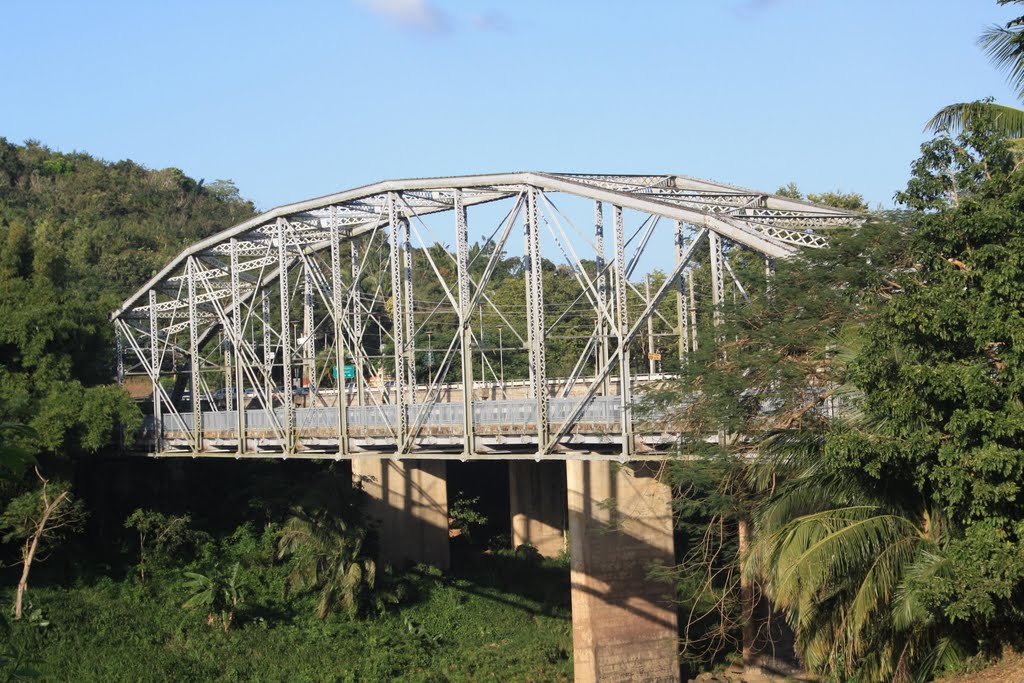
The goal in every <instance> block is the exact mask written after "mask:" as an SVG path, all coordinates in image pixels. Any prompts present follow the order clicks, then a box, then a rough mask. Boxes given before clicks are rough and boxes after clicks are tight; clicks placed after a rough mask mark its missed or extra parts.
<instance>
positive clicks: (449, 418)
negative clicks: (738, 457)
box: [137, 396, 678, 459]
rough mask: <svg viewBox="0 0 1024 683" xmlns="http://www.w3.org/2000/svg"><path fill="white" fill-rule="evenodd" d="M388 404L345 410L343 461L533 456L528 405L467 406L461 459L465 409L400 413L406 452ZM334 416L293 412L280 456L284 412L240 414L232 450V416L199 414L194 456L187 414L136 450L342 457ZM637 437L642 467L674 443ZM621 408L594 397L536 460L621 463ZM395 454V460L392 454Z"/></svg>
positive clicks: (562, 403) (640, 428)
mask: <svg viewBox="0 0 1024 683" xmlns="http://www.w3.org/2000/svg"><path fill="white" fill-rule="evenodd" d="M578 402H579V399H577V398H553V399H551V400H550V413H549V423H550V425H551V426H552V427H558V426H560V425H561V424H562V423H563V422H564V421H565V420H566V419H567V418H568V417H569V415H570V413H571V411H572V410H573V409H574V408H575V406H576V405H577V404H578ZM398 409H399V408H398V406H396V405H394V404H383V405H373V406H348V407H347V408H346V409H345V410H346V414H345V416H346V423H347V424H346V434H345V437H344V438H345V439H346V440H347V446H348V448H347V450H348V452H349V453H348V454H350V455H354V456H361V455H375V454H379V455H384V456H389V457H394V456H398V457H407V458H467V459H469V458H493V457H501V458H514V457H529V458H533V457H536V456H537V453H538V449H539V447H540V446H539V437H538V433H539V430H538V425H537V404H536V401H533V400H528V399H527V400H516V399H512V400H493V401H474V402H473V424H474V428H473V435H474V439H473V441H474V445H475V448H474V452H472V453H465V452H464V443H465V438H464V434H463V424H464V419H463V418H464V406H463V403H462V402H461V401H459V402H443V403H441V402H439V403H430V404H414V405H410V406H407V407H406V411H407V420H408V425H409V433H410V435H411V436H410V437H409V438H407V439H405V447H404V448H402V449H400V448H399V445H400V442H401V441H402V440H401V439H399V438H398V436H397V434H396V429H397V425H398V419H397V410H398ZM340 418H341V415H340V410H339V408H338V407H336V406H324V407H315V408H312V407H310V408H296V409H295V429H294V432H293V437H294V446H293V447H292V448H291V449H288V448H286V443H287V441H286V439H285V435H284V429H283V425H284V421H285V410H284V408H283V407H278V408H275V409H274V410H272V411H268V410H246V411H245V414H244V424H245V443H244V448H242V449H240V448H239V438H238V419H239V416H238V412H237V411H234V410H231V411H227V410H218V411H206V412H203V413H202V428H201V434H202V438H201V440H200V443H201V448H200V450H199V451H198V452H197V451H196V450H195V447H194V440H193V435H192V414H191V413H183V414H181V415H180V416H179V415H168V416H164V418H163V425H162V426H163V430H162V435H161V436H162V444H161V446H160V448H157V440H156V429H155V424H154V421H153V419H152V418H149V419H148V420H147V422H146V424H145V425H144V428H143V432H142V435H141V440H140V441H139V442H138V444H137V447H138V448H139V449H140V450H145V451H147V452H150V453H151V454H154V455H163V456H175V455H176V456H182V455H229V456H235V455H262V456H296V457H307V458H330V457H337V456H339V455H344V454H343V453H342V449H341V448H340V447H339V443H340V439H341V438H342V434H341V419H340ZM634 422H635V423H636V427H637V434H636V436H633V437H632V439H631V443H632V448H631V449H630V452H631V454H632V453H635V454H636V455H640V454H643V458H644V459H650V458H651V457H652V456H658V455H660V456H664V455H665V454H666V453H668V452H669V451H670V450H671V448H672V446H673V445H674V444H675V443H676V442H677V440H678V435H676V434H671V433H666V432H660V431H656V430H654V429H653V428H652V427H651V425H650V424H648V423H645V422H642V421H640V420H638V419H635V418H634ZM622 448H623V439H622V405H621V399H620V398H619V397H617V396H608V397H595V398H593V399H592V400H591V401H590V402H589V403H588V404H587V406H586V407H585V408H584V410H583V413H582V414H581V415H580V416H579V417H578V418H577V419H576V420H575V421H573V424H572V426H571V428H570V429H569V430H568V432H567V433H566V434H565V435H564V436H563V437H562V438H561V439H560V440H559V445H558V448H557V449H555V452H553V453H549V454H547V455H544V456H542V457H544V458H552V457H556V458H558V459H565V458H571V459H608V458H616V459H617V458H621V456H622ZM400 450H401V453H400V452H399V451H400Z"/></svg>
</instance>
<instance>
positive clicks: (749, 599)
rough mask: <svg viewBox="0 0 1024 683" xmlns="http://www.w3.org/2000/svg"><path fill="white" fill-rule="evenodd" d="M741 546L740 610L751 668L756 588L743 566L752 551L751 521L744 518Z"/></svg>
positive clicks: (745, 651)
mask: <svg viewBox="0 0 1024 683" xmlns="http://www.w3.org/2000/svg"><path fill="white" fill-rule="evenodd" d="M738 527H739V545H740V567H741V569H740V610H741V613H742V620H743V663H744V664H745V665H746V666H751V665H753V663H754V636H755V634H756V629H755V628H754V586H753V582H752V581H751V580H750V577H749V576H748V575H747V573H746V572H745V571H743V570H742V566H743V564H744V562H745V561H746V559H747V553H748V552H749V550H750V521H749V520H748V519H746V518H744V517H741V518H740V520H739V524H738Z"/></svg>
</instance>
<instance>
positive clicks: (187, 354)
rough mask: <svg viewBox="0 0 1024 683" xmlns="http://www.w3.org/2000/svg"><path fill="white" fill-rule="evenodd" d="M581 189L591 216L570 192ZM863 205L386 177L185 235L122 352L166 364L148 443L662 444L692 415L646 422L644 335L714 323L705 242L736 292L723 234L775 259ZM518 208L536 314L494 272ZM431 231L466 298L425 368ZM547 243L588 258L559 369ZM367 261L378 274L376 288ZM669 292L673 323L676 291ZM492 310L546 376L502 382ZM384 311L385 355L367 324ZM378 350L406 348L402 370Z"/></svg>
mask: <svg viewBox="0 0 1024 683" xmlns="http://www.w3.org/2000/svg"><path fill="white" fill-rule="evenodd" d="M563 197H564V198H565V199H564V202H565V204H566V205H567V206H568V205H569V204H571V205H572V208H574V209H575V210H576V218H575V219H574V218H572V217H571V216H570V215H569V213H571V212H569V213H567V212H565V211H563V210H562V208H559V206H557V205H556V203H555V200H556V199H557V200H558V202H559V203H562V202H563ZM484 205H488V206H491V207H492V208H490V209H489V210H488V211H487V212H484V213H489V214H490V215H491V216H493V217H500V219H499V220H497V221H495V220H494V218H491V219H489V221H490V222H489V223H488V225H487V227H488V229H490V228H492V227H493V232H491V236H490V242H489V243H490V244H491V245H492V247H493V249H491V250H490V252H489V254H485V255H484V256H485V257H486V259H487V262H486V265H485V267H484V268H482V269H481V268H480V267H479V264H471V263H470V256H471V254H470V251H471V248H470V241H469V236H470V225H469V220H468V217H469V209H470V208H472V207H478V206H484ZM494 205H500V207H499V208H493V207H494ZM506 208H507V211H506V210H505V209H506ZM475 211H477V209H474V212H475ZM445 215H447V217H445ZM502 216H503V217H502ZM606 222H610V226H611V233H612V234H611V240H610V241H611V245H610V246H611V255H608V254H607V253H606V246H605V225H606ZM428 223H432V224H433V225H434V226H435V227H437V226H440V229H439V232H440V231H444V232H443V234H442V236H443V237H446V238H447V239H449V240H451V238H452V237H454V243H455V244H454V248H450V247H445V248H443V249H438V248H437V247H436V246H433V248H430V247H432V245H436V244H437V236H438V235H437V233H435V232H433V231H432V230H431V228H430V225H428ZM858 223H859V218H858V217H857V216H856V215H853V214H850V213H847V212H843V211H838V210H835V209H832V208H827V207H822V206H816V205H813V204H809V203H806V202H801V201H795V200H792V199H787V198H784V197H778V196H774V195H770V194H765V193H759V192H753V191H750V190H745V189H742V188H737V187H733V186H729V185H723V184H719V183H712V182H708V181H703V180H698V179H694V178H688V177H685V176H677V175H663V176H654V175H652V176H630V175H581V174H554V173H510V174H500V175H479V176H464V177H450V178H426V179H416V180H400V181H385V182H381V183H376V184H373V185H368V186H365V187H361V188H357V189H353V190H348V191H345V192H341V193H338V194H334V195H330V196H327V197H323V198H320V199H313V200H309V201H305V202H300V203H297V204H291V205H288V206H283V207H280V208H278V209H274V210H273V211H270V212H268V213H265V214H263V215H261V216H258V217H256V218H253V219H251V220H249V221H246V222H244V223H241V224H239V225H236V226H234V227H232V228H230V229H227V230H225V231H223V232H221V233H219V234H217V235H214V236H212V237H210V238H208V239H205V240H203V241H201V242H199V243H197V244H195V245H193V246H192V247H190V248H188V249H186V250H185V251H183V252H182V253H181V254H179V255H178V256H177V257H176V258H175V259H174V260H173V261H171V262H170V263H169V264H168V265H167V266H166V267H165V268H164V269H163V270H162V271H161V272H160V273H159V274H157V275H156V276H155V277H153V279H152V280H150V281H149V282H148V283H146V285H145V286H143V287H142V288H141V289H139V290H138V291H137V292H136V293H135V294H134V295H132V297H130V298H129V299H128V300H127V301H125V302H124V304H123V305H122V306H121V308H119V309H118V310H117V311H115V312H114V313H113V314H112V319H113V321H114V323H115V326H116V331H117V338H118V350H119V364H118V373H119V377H120V378H121V379H122V380H123V379H124V378H125V377H126V376H131V375H142V376H144V377H146V378H148V381H149V383H150V384H151V387H152V396H151V398H152V401H151V405H152V416H151V417H150V418H149V419H148V421H147V426H146V429H145V433H144V435H143V439H142V441H141V442H140V443H141V444H142V445H143V446H144V448H145V449H146V450H148V451H149V452H150V453H153V454H157V455H189V454H191V455H200V454H203V455H233V456H243V455H260V456H264V457H265V456H274V455H276V456H282V457H288V456H299V457H346V456H350V455H359V454H361V455H365V454H372V453H379V454H382V455H386V456H389V457H418V458H423V457H427V458H443V457H459V458H473V457H494V456H497V457H502V458H515V457H530V458H541V457H549V458H552V457H553V458H608V457H615V458H623V457H630V456H632V455H634V454H637V453H643V455H644V457H648V458H649V457H651V455H652V454H656V453H658V452H664V451H665V450H666V449H667V448H668V447H669V445H670V444H671V443H672V442H673V441H674V440H675V439H676V438H677V436H678V435H673V434H665V433H650V432H651V430H647V431H644V429H643V428H642V427H640V425H639V424H638V423H635V421H634V419H633V411H632V405H633V400H634V395H635V393H636V392H637V390H638V389H639V390H642V385H643V383H645V382H648V381H650V380H651V379H652V377H651V376H650V375H647V376H641V377H637V376H635V375H634V365H635V361H634V360H633V359H632V358H631V354H632V352H633V351H634V350H635V347H637V346H638V343H640V342H642V341H643V340H644V339H645V337H644V334H645V331H646V333H647V334H648V335H652V334H653V333H652V332H651V330H652V325H653V323H652V321H653V320H654V319H655V317H657V318H660V319H661V321H662V322H663V323H664V324H670V326H671V328H672V330H673V334H674V335H675V337H676V339H677V345H678V354H679V357H680V358H682V357H683V355H684V354H686V353H687V352H688V351H689V350H690V349H691V348H692V346H693V344H695V343H696V336H695V331H694V329H693V328H694V326H695V325H696V320H697V318H696V315H695V311H694V310H693V307H694V303H695V300H694V295H693V279H692V278H689V277H688V274H689V272H690V269H691V266H692V259H693V257H694V255H695V254H696V253H697V251H698V250H699V249H703V248H705V247H706V248H707V249H709V261H708V262H709V264H710V272H711V295H712V296H711V304H712V306H713V307H714V308H715V310H717V307H718V306H719V305H720V304H721V302H722V300H723V296H724V295H725V292H726V288H727V285H728V286H731V288H732V291H734V292H737V291H738V292H740V294H741V295H743V296H745V295H746V293H745V290H744V288H743V285H742V283H740V282H739V279H738V278H736V275H735V272H734V271H733V269H732V267H731V266H730V263H729V259H728V256H727V252H728V249H723V242H726V243H733V244H736V245H740V246H742V247H744V248H746V249H748V250H751V251H753V252H755V253H757V254H760V255H761V256H763V257H764V259H765V263H766V267H767V272H769V273H770V272H771V268H772V263H773V260H774V259H776V258H785V257H787V256H789V255H791V254H793V253H795V252H796V250H797V249H798V248H800V247H811V248H814V247H820V246H822V245H824V244H825V243H826V242H827V240H828V236H827V235H828V230H829V229H833V228H837V227H848V226H853V225H857V224H858ZM634 224H635V225H634ZM584 226H585V227H584ZM517 229H518V231H519V232H520V233H521V234H522V237H523V241H522V243H521V252H519V253H518V255H519V256H520V258H521V263H522V268H521V270H522V277H523V289H522V296H523V301H524V302H525V316H524V323H523V324H521V325H518V326H517V325H513V324H512V323H509V322H508V319H507V318H506V317H505V314H503V312H502V310H501V306H499V305H497V304H496V303H495V302H494V300H493V298H492V296H490V294H489V292H488V283H489V279H490V278H491V275H492V273H493V270H494V268H495V267H496V265H497V263H498V262H499V261H500V260H501V258H502V256H503V255H504V254H508V253H513V254H515V250H518V249H519V246H518V245H517V240H513V239H512V235H513V233H514V232H517ZM486 232H487V231H484V233H481V234H485V233H486ZM571 232H574V233H575V234H576V237H573V238H570V236H569V234H570V233H571ZM452 233H454V235H453V234H452ZM428 238H433V240H434V242H433V243H431V242H430V241H429V240H428ZM556 248H557V251H555V250H556ZM414 250H420V251H419V253H421V254H425V255H426V257H427V258H426V261H427V264H428V267H429V269H430V271H431V274H432V276H433V277H435V278H436V280H437V283H438V284H439V285H440V289H441V290H442V291H443V295H444V296H443V300H442V301H441V302H437V306H435V310H437V308H438V307H444V308H445V309H446V310H449V311H451V312H453V316H452V318H453V320H454V321H455V322H454V325H455V326H456V327H457V330H456V331H455V333H454V335H453V337H452V340H451V344H450V345H449V346H448V348H447V349H446V350H444V351H445V353H444V356H443V360H442V361H441V363H440V364H439V365H438V371H437V372H431V375H430V376H429V377H428V378H426V381H423V379H422V367H421V368H420V372H419V373H418V372H417V367H416V363H417V348H416V343H417V340H418V339H419V340H420V341H422V334H418V329H420V328H418V327H417V326H418V325H419V326H422V325H424V324H425V320H426V319H427V318H429V315H431V314H430V313H428V312H426V311H424V310H417V308H416V302H417V297H416V292H415V291H414V286H413V280H414V278H413V272H412V267H413V261H414V259H413V252H414ZM652 251H654V252H657V253H661V254H671V256H669V257H667V258H665V262H666V263H669V264H670V265H669V266H668V267H666V268H664V269H663V271H664V277H659V280H660V283H659V284H658V285H657V287H656V288H655V290H654V291H652V290H651V289H650V283H649V282H647V283H646V284H647V288H646V290H645V291H644V292H643V293H641V292H640V287H641V285H640V284H638V282H635V281H634V280H635V279H636V278H635V270H636V268H637V265H638V263H640V262H641V257H642V256H643V255H644V254H645V253H650V252H652ZM545 252H547V260H548V261H556V262H560V263H565V264H566V265H567V266H568V267H569V269H570V270H571V272H572V275H573V277H574V279H575V281H576V282H577V284H578V286H579V297H578V298H577V299H576V303H577V304H578V305H582V306H584V307H585V308H587V310H588V311H589V315H591V316H592V317H593V319H594V320H595V323H594V331H593V333H592V334H591V335H590V338H589V339H588V340H587V343H586V345H585V346H584V347H583V350H582V352H581V354H580V357H579V359H578V361H577V363H576V365H575V367H574V369H573V371H572V373H570V375H569V376H568V377H562V378H558V379H552V378H550V377H548V372H547V362H546V358H547V348H548V346H549V337H550V336H551V335H552V330H553V329H554V328H555V327H556V326H557V324H558V321H559V320H561V319H562V318H563V317H564V315H565V314H564V313H563V314H562V316H557V315H555V316H552V312H551V311H549V310H547V308H546V304H545V298H544V278H543V277H542V274H541V269H540V267H539V266H540V264H541V263H542V262H543V260H544V259H545ZM556 253H557V257H552V256H553V254H556ZM478 258H481V257H479V256H478ZM474 266H475V269H474ZM281 273H286V274H287V276H286V277H281ZM368 280H369V281H373V282H376V283H377V285H376V287H375V289H374V291H372V292H370V291H366V290H367V288H365V287H364V284H365V283H366V282H367V281H368ZM631 292H632V293H631ZM670 294H671V295H673V296H674V297H675V299H676V307H675V316H674V317H675V320H674V321H671V323H670V321H668V320H667V319H666V316H665V315H664V314H663V313H662V312H661V311H660V310H659V305H660V304H661V303H662V301H663V300H664V299H665V298H666V297H667V296H669V295H670ZM631 298H632V301H633V305H632V308H631V305H630V301H631ZM638 300H639V302H640V304H639V305H636V303H635V302H636V301H638ZM661 308H662V309H664V306H662V307H661ZM381 310H384V311H386V313H387V316H386V317H387V318H388V319H389V321H388V322H389V324H388V325H387V327H388V328H389V329H385V325H383V324H381V322H380V320H379V318H380V317H381V314H380V311H381ZM483 310H486V311H487V312H488V315H493V314H494V313H497V315H498V316H500V319H501V320H503V321H504V322H505V323H508V330H509V336H510V343H512V344H513V346H512V347H509V348H511V349H519V352H521V353H524V354H526V355H527V356H528V367H529V377H528V382H526V381H524V382H521V383H518V384H519V385H522V386H518V388H516V389H515V390H514V391H512V394H513V395H511V396H510V394H509V391H510V389H509V386H508V385H509V383H507V382H504V381H502V383H501V393H500V394H499V393H496V389H495V384H496V380H497V379H498V378H497V374H498V373H497V371H496V370H495V368H494V360H495V359H494V358H493V353H492V354H491V356H488V354H487V353H485V351H486V349H485V348H484V346H483V345H482V344H481V341H482V340H481V338H480V337H481V336H482V329H480V328H474V322H473V321H474V316H476V315H477V314H478V313H480V312H481V311H483ZM546 313H547V315H546ZM481 315H482V314H481ZM552 317H554V318H556V320H555V321H554V322H552V323H550V324H549V323H548V321H551V320H552ZM372 321H375V323H376V332H377V333H378V336H379V339H378V342H379V343H378V345H377V346H378V348H377V351H376V353H377V355H376V356H374V355H373V353H371V350H370V349H369V348H368V347H367V344H366V339H367V337H368V327H369V326H370V325H372V324H374V322H372ZM299 325H301V327H302V331H301V333H300V332H299V331H298V326H299ZM481 326H482V323H481ZM502 329H504V327H502ZM499 346H501V347H502V350H503V349H504V346H503V342H502V343H501V344H499ZM381 349H390V352H389V354H388V359H387V360H388V362H387V368H386V370H385V368H384V367H382V365H383V363H382V360H383V359H382V358H381V355H380V354H381V353H382V350H381ZM441 350H442V349H439V351H441ZM491 350H492V351H493V348H492V349H491ZM652 350H653V346H649V347H648V352H649V356H650V357H651V358H653V357H654V356H655V355H656V354H651V353H650V352H651V351H652ZM430 353H431V359H432V358H433V351H432V350H431V352H430ZM474 360H478V361H479V363H478V365H477V367H476V368H475V367H474ZM346 365H348V366H351V367H352V368H353V375H354V376H353V377H352V381H351V382H348V383H347V384H348V386H344V385H345V384H346V382H345V381H344V379H343V378H342V379H338V380H337V381H333V380H332V379H330V378H331V374H332V373H331V370H332V368H333V369H334V371H336V372H337V374H338V375H339V377H343V375H344V372H345V366H346ZM650 366H651V367H650V368H649V369H650V372H652V373H653V372H654V362H653V361H652V362H651V363H650ZM481 367H482V368H483V370H482V371H481V370H480V368H481ZM475 371H476V372H482V374H483V380H482V381H474V379H473V378H474V374H475ZM389 373H390V375H391V377H390V379H385V377H386V375H387V374H389ZM488 373H490V376H491V380H488V378H487V375H488ZM453 376H457V377H458V380H457V381H456V382H452V381H450V380H451V378H452V377H453ZM418 380H419V381H418ZM502 380H504V378H502ZM512 384H517V383H514V382H513V383H512ZM324 385H332V386H330V387H328V386H324ZM488 390H490V395H489V396H488V398H489V399H490V400H482V396H481V394H482V393H485V392H487V391H488ZM516 392H518V394H517V393H516ZM453 398H456V400H452V399H453ZM638 432H639V433H638Z"/></svg>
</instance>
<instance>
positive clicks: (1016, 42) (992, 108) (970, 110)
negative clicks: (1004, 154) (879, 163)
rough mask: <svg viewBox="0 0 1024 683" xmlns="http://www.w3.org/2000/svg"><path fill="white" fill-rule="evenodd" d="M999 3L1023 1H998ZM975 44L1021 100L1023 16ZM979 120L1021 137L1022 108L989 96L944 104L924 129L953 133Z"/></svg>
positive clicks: (988, 31)
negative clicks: (1002, 102)
mask: <svg viewBox="0 0 1024 683" xmlns="http://www.w3.org/2000/svg"><path fill="white" fill-rule="evenodd" d="M998 2H999V4H1000V5H1008V4H1010V3H1011V2H1012V3H1018V2H1022V0H998ZM978 44H979V45H980V46H981V47H982V49H984V50H985V52H986V53H987V54H988V56H989V59H990V60H991V61H992V63H993V64H994V65H995V66H996V68H998V69H999V70H1000V71H1005V72H1006V74H1007V81H1008V82H1009V84H1010V86H1011V87H1012V88H1014V89H1015V90H1016V93H1017V97H1018V99H1024V16H1019V17H1016V18H1014V19H1011V20H1010V21H1008V22H1007V23H1006V25H1005V26H998V25H996V26H991V27H989V28H988V29H986V30H985V31H984V32H983V33H982V34H981V36H980V37H979V38H978ZM981 120H989V121H992V122H994V125H995V126H996V128H997V130H998V131H999V132H1000V133H1001V134H1002V135H1003V136H1004V137H1007V138H1024V110H1021V109H1017V108H1015V107H1010V106H1007V105H1005V104H996V103H995V102H993V101H992V100H991V99H987V100H981V101H978V102H959V103H957V104H950V105H948V106H946V107H943V108H942V109H940V110H939V111H938V113H936V114H935V116H933V117H932V118H931V119H930V120H929V121H928V123H927V124H925V130H928V131H931V132H933V133H939V132H942V131H949V132H950V133H951V134H953V135H956V134H958V133H960V132H962V131H964V130H967V129H969V128H971V127H972V126H975V125H976V124H977V123H979V121H981Z"/></svg>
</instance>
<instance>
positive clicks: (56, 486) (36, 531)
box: [0, 468, 85, 619]
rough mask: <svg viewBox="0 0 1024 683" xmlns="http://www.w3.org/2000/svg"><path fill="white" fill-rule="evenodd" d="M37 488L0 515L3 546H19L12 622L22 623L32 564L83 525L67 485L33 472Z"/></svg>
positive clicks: (78, 504) (81, 510)
mask: <svg viewBox="0 0 1024 683" xmlns="http://www.w3.org/2000/svg"><path fill="white" fill-rule="evenodd" d="M36 477H37V478H38V479H39V482H40V486H39V488H37V489H33V490H31V491H28V492H26V493H24V494H22V495H20V496H18V497H17V498H15V499H14V500H12V501H11V502H10V503H9V504H8V505H7V508H6V509H5V510H4V511H3V514H0V531H3V532H4V535H3V542H4V543H9V542H11V541H16V542H18V543H19V544H20V556H21V557H20V564H21V567H22V571H21V578H20V579H19V580H18V588H17V591H16V593H15V599H14V618H15V619H21V615H22V604H23V601H24V597H25V591H26V590H28V577H29V572H30V571H31V569H32V563H33V562H35V561H40V562H41V561H42V560H43V559H45V557H46V553H47V552H48V551H50V550H52V549H53V547H54V546H55V545H57V543H59V542H60V541H61V540H62V539H63V538H64V537H65V536H66V535H67V534H69V533H71V532H74V531H78V530H80V529H81V527H82V523H83V522H84V521H85V510H84V508H83V506H82V504H81V502H80V501H78V500H75V499H74V498H73V497H72V495H71V489H70V487H69V486H68V484H67V483H66V482H60V481H58V482H51V481H49V480H48V479H46V478H45V477H43V475H42V474H40V472H39V469H38V468H36Z"/></svg>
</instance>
